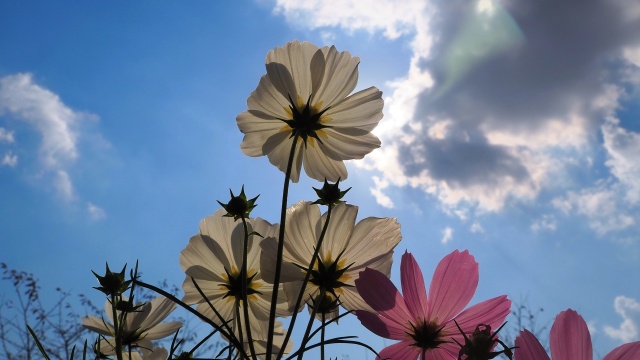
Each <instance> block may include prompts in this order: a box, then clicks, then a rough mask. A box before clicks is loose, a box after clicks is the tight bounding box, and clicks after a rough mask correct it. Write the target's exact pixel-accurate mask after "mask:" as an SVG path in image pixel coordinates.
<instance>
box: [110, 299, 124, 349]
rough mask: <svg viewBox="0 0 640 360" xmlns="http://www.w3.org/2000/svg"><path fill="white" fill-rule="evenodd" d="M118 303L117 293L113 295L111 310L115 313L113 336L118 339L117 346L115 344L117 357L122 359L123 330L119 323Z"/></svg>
mask: <svg viewBox="0 0 640 360" xmlns="http://www.w3.org/2000/svg"><path fill="white" fill-rule="evenodd" d="M116 305H118V299H117V296H115V295H111V311H112V314H113V331H114V334H113V337H114V339H115V341H116V344H115V345H116V346H115V350H116V357H117V358H118V360H122V341H121V337H122V331H120V330H121V329H120V324H119V323H118V311H117V310H116Z"/></svg>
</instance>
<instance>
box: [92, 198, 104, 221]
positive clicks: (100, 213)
mask: <svg viewBox="0 0 640 360" xmlns="http://www.w3.org/2000/svg"><path fill="white" fill-rule="evenodd" d="M87 212H88V213H89V216H90V217H91V218H92V219H93V220H102V219H104V218H106V217H107V213H106V212H105V211H104V209H102V208H101V207H99V206H97V205H94V204H92V203H90V202H88V203H87Z"/></svg>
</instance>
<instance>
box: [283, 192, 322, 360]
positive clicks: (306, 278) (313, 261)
mask: <svg viewBox="0 0 640 360" xmlns="http://www.w3.org/2000/svg"><path fill="white" fill-rule="evenodd" d="M332 209H333V204H329V205H328V209H327V220H326V221H325V222H324V225H323V226H322V231H321V232H320V237H319V238H318V243H317V244H316V248H315V249H314V251H313V256H312V257H311V262H310V263H309V267H308V268H307V272H306V274H305V275H304V280H303V281H302V287H301V288H300V292H299V293H298V299H296V306H295V307H294V308H293V309H294V310H293V314H292V315H291V321H290V322H289V329H288V330H287V334H286V335H285V337H284V341H283V343H282V349H280V354H279V356H278V359H279V358H281V357H282V356H283V355H284V349H285V348H286V347H287V343H288V342H289V338H290V337H291V333H292V332H293V325H294V324H295V322H296V318H297V317H298V309H299V308H300V304H301V303H302V298H303V297H304V294H305V290H306V288H307V284H308V283H309V278H310V277H311V270H313V268H314V266H315V265H316V260H318V261H320V260H319V259H318V256H319V255H318V254H319V253H320V247H321V246H322V242H323V241H324V236H325V234H326V233H327V229H328V228H329V220H331V210H332Z"/></svg>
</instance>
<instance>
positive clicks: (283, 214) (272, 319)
mask: <svg viewBox="0 0 640 360" xmlns="http://www.w3.org/2000/svg"><path fill="white" fill-rule="evenodd" d="M297 143H298V135H295V136H294V137H293V142H292V143H291V151H290V152H289V160H288V162H287V171H286V172H285V175H284V186H283V189H282V206H281V208H280V229H279V231H278V252H277V255H276V264H275V265H276V268H275V275H274V279H273V291H272V295H271V308H270V309H269V332H268V335H267V349H266V357H265V358H266V359H271V354H272V353H273V338H274V331H275V323H276V306H277V305H278V286H279V285H280V273H281V271H282V253H283V252H284V230H285V226H286V222H287V197H288V196H289V180H290V179H291V169H292V168H293V160H294V158H295V156H294V155H295V152H296V144H297ZM283 349H284V346H283Z"/></svg>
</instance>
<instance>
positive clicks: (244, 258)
mask: <svg viewBox="0 0 640 360" xmlns="http://www.w3.org/2000/svg"><path fill="white" fill-rule="evenodd" d="M242 226H243V228H244V248H243V251H242V270H241V271H240V278H241V279H242V294H241V300H240V301H242V303H243V305H244V306H243V310H244V324H245V332H246V333H247V341H248V342H249V351H251V358H252V359H257V357H256V349H255V348H254V346H253V338H252V337H251V323H250V321H249V298H248V296H247V287H248V286H249V284H247V280H248V278H249V277H248V276H247V255H248V254H247V253H248V252H249V229H248V227H247V220H246V219H245V218H244V216H243V217H242ZM239 319H240V318H238V322H240V320H239ZM241 336H242V335H241ZM240 342H242V341H240ZM243 346H244V345H243Z"/></svg>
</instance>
